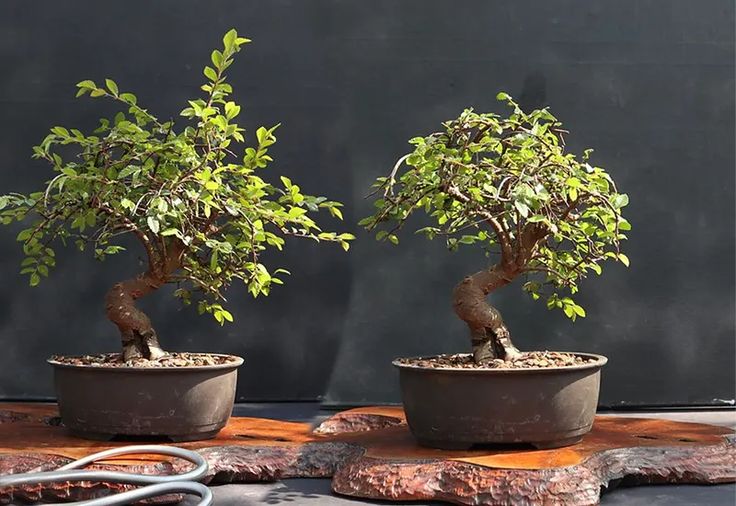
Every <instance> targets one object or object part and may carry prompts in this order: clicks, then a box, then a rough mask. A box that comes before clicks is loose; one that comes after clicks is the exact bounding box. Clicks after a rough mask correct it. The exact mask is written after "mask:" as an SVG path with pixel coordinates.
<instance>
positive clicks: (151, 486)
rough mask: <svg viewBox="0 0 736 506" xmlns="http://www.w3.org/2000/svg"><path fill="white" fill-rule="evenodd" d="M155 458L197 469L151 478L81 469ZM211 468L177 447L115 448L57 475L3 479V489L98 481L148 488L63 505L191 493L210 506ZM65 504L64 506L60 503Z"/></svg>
mask: <svg viewBox="0 0 736 506" xmlns="http://www.w3.org/2000/svg"><path fill="white" fill-rule="evenodd" d="M141 453H146V454H155V455H166V456H170V457H178V458H180V459H184V460H187V461H189V462H191V463H192V464H194V465H195V468H194V469H192V470H191V471H187V472H186V473H183V474H173V475H163V476H156V475H150V474H134V473H125V472H118V471H85V470H83V469H80V468H82V467H84V466H87V465H89V464H92V463H93V462H96V461H98V460H103V459H106V458H109V457H117V456H119V455H130V454H141ZM208 469H209V467H208V465H207V461H206V460H204V458H202V456H201V455H200V454H198V453H197V452H193V451H190V450H185V449H183V448H177V447H174V446H160V445H136V446H126V447H122V448H113V449H112V450H105V451H102V452H99V453H94V454H92V455H89V456H87V457H84V458H81V459H79V460H75V461H74V462H71V463H69V464H67V465H65V466H62V467H60V468H59V469H57V470H56V471H47V472H42V473H24V474H6V475H3V476H0V487H8V486H17V485H35V484H38V483H58V482H66V481H96V482H111V483H125V484H130V485H145V486H143V487H141V488H138V489H135V490H129V491H127V492H122V493H120V494H115V495H111V496H108V497H101V498H99V499H91V500H89V501H78V502H72V503H63V504H67V505H80V506H81V505H84V506H122V505H125V504H131V503H134V502H137V501H140V500H142V499H150V498H153V497H158V496H161V495H167V494H175V493H187V494H195V495H198V496H199V497H200V499H201V501H200V502H199V503H198V504H197V506H210V505H211V504H212V492H211V491H210V489H209V488H207V487H206V486H205V485H203V484H201V483H198V482H199V480H201V479H202V478H204V476H205V475H206V474H207V471H208ZM59 504H61V503H59Z"/></svg>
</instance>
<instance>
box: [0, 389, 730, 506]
mask: <svg viewBox="0 0 736 506" xmlns="http://www.w3.org/2000/svg"><path fill="white" fill-rule="evenodd" d="M136 443H139V442H136ZM125 444H130V443H106V442H102V443H101V442H98V441H87V440H83V439H79V438H76V437H73V436H71V435H69V434H68V433H67V432H66V430H65V429H64V427H63V426H60V425H59V420H58V418H57V414H56V406H55V405H52V404H8V403H0V474H8V473H20V472H28V471H42V470H43V471H45V470H52V469H55V468H57V467H59V466H61V465H63V464H65V463H67V462H69V461H71V460H73V459H76V458H79V457H82V456H86V455H89V454H90V453H93V452H97V451H101V450H104V449H107V448H111V447H114V446H120V445H125ZM178 446H182V447H185V448H190V449H196V450H198V451H200V453H201V454H202V455H203V456H204V457H205V458H206V459H207V461H208V463H209V465H210V471H209V474H208V476H207V481H208V482H209V483H212V484H217V483H250V482H259V481H273V480H278V479H280V478H296V477H302V478H329V477H332V487H333V490H334V491H335V492H337V493H339V494H345V495H349V496H357V497H365V498H373V499H384V500H400V501H411V500H422V501H427V500H439V501H446V502H450V503H455V504H494V505H517V504H549V505H558V504H559V505H573V506H574V505H591V504H597V503H598V502H599V496H600V492H601V488H602V487H603V488H605V487H607V486H609V485H610V484H616V483H618V482H621V481H623V482H624V483H625V484H628V485H635V484H646V483H725V482H734V481H736V438H734V435H733V434H732V431H731V430H730V429H728V428H726V427H719V426H713V425H704V424H692V423H683V422H674V421H668V420H661V419H659V420H650V419H639V418H620V417H607V416H598V417H597V418H596V421H595V424H594V427H593V430H592V431H591V433H590V434H588V435H587V436H586V437H585V438H584V439H583V441H582V442H581V443H579V444H577V445H574V446H569V447H566V448H558V449H550V450H535V449H528V448H518V447H517V448H508V447H503V448H499V447H493V448H491V447H485V448H478V449H473V450H471V451H445V450H434V449H429V448H422V447H420V446H418V445H417V444H416V443H415V442H414V440H413V438H412V437H411V434H410V433H409V430H408V428H407V426H406V421H405V418H404V414H403V412H402V410H401V409H400V408H398V407H369V408H359V409H354V410H348V411H344V412H341V413H338V414H336V415H334V416H333V417H331V418H329V419H328V420H326V421H325V422H323V423H322V424H321V425H320V426H319V427H317V428H316V429H313V427H311V426H310V425H309V424H306V423H295V422H285V421H279V420H268V419H262V418H240V417H239V418H233V419H231V420H230V423H229V424H228V426H227V427H226V428H225V429H223V431H222V432H221V433H220V434H219V435H218V436H217V438H215V439H212V440H208V441H199V442H192V443H179V444H178ZM188 465H189V464H186V463H183V462H179V461H177V460H176V459H173V460H171V461H164V460H161V459H160V458H157V457H156V456H151V455H149V456H146V455H142V456H140V457H135V458H133V459H131V458H130V457H126V458H125V460H112V461H108V462H104V463H101V465H100V466H99V467H103V468H107V469H110V468H115V469H121V468H122V469H124V470H129V471H132V472H144V473H156V474H159V473H160V474H170V473H174V472H181V470H182V469H183V468H184V467H185V466H188ZM124 489H126V487H125V486H123V485H116V484H106V483H86V482H85V483H64V484H48V485H44V486H36V487H19V488H6V489H0V503H3V504H7V503H9V502H11V501H13V500H24V501H60V500H83V499H86V498H90V497H92V496H96V497H97V496H100V495H104V494H105V493H108V492H110V493H112V492H116V491H120V490H124Z"/></svg>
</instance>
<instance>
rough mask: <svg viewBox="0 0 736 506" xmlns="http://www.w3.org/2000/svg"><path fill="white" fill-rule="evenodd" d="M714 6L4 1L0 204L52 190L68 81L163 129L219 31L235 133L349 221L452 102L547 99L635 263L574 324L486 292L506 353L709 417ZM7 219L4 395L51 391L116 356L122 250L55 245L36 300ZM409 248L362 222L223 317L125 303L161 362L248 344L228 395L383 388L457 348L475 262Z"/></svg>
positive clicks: (721, 239)
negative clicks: (507, 341)
mask: <svg viewBox="0 0 736 506" xmlns="http://www.w3.org/2000/svg"><path fill="white" fill-rule="evenodd" d="M733 19H734V5H733V2H732V1H730V0H722V1H720V0H719V1H716V0H711V1H702V2H691V1H686V0H681V1H669V0H660V1H642V0H626V1H619V2H606V1H603V0H595V1H582V0H575V1H572V0H571V1H553V2H541V1H527V2H523V1H522V2H500V1H499V2H489V1H449V0H448V1H436V0H435V1H426V0H415V1H393V0H383V1H376V0H372V1H364V0H362V1H361V0H351V1H337V0H334V1H326V0H324V1H317V0H301V1H297V0H293V1H269V2H263V1H261V2H251V1H237V2H236V1H228V2H225V1H217V2H204V1H201V2H195V1H192V0H188V1H176V2H175V1H166V2H163V1H158V2H143V1H128V2H119V3H104V4H101V3H99V2H90V1H77V2H74V3H66V4H63V5H62V4H57V3H51V2H45V3H42V2H27V1H20V0H12V1H6V2H3V3H2V4H0V69H2V78H0V132H1V133H2V135H0V155H2V156H1V157H0V192H2V191H9V190H21V191H25V190H30V189H32V188H35V187H36V186H37V185H38V184H39V183H40V182H41V181H43V180H44V179H45V178H46V177H47V176H48V171H47V169H46V168H45V167H44V166H43V165H42V164H39V163H36V162H31V161H30V160H29V153H30V146H31V145H32V144H34V143H35V142H37V141H38V140H39V139H41V138H42V137H43V135H44V133H45V131H46V129H47V128H48V127H50V126H52V125H55V124H62V125H66V126H70V125H71V126H74V125H79V126H90V125H92V124H93V123H94V121H95V120H96V119H97V117H99V115H100V114H101V113H104V112H107V111H108V110H107V109H104V108H102V109H101V106H100V103H99V102H95V101H92V102H91V101H89V100H83V101H78V100H74V99H73V98H72V97H73V94H74V89H73V86H74V83H75V82H77V81H79V80H81V79H83V78H93V79H100V78H102V77H107V76H109V77H112V78H114V79H116V80H117V81H118V83H119V84H120V85H121V87H124V88H126V89H130V90H131V91H134V92H136V93H137V94H138V95H139V99H140V101H141V102H143V103H145V104H147V105H148V106H149V107H150V108H151V109H153V110H154V111H156V112H158V114H159V115H161V116H168V115H175V114H176V113H177V112H178V111H179V110H180V109H181V107H182V104H183V102H184V100H185V99H186V98H189V97H190V96H192V95H193V94H196V92H197V86H198V84H199V83H200V81H201V79H200V69H201V67H202V66H203V65H204V64H205V63H206V61H207V59H208V55H209V52H210V50H211V49H212V47H213V46H214V45H215V44H217V43H218V41H219V37H220V35H221V34H222V32H223V31H224V30H225V29H227V28H229V27H231V26H236V27H237V28H238V29H239V30H240V32H241V33H243V34H247V35H248V36H249V37H250V38H252V39H253V40H254V43H253V44H252V45H250V46H248V47H247V48H246V51H245V52H244V53H241V55H239V57H238V61H237V62H236V64H235V66H234V67H233V70H232V72H231V77H232V79H233V82H234V83H235V90H236V95H237V97H238V99H239V100H241V101H242V102H243V103H244V105H245V108H244V117H245V118H247V120H246V123H247V126H249V127H255V126H258V125H260V124H271V123H275V122H278V121H280V122H282V123H283V124H284V126H283V127H282V130H281V132H280V133H281V135H280V141H279V143H278V144H277V147H276V150H275V155H276V160H277V163H276V164H275V165H274V167H275V168H276V170H277V171H279V172H283V173H285V174H287V175H289V176H290V177H293V178H294V179H295V180H298V181H299V182H300V183H301V184H302V186H303V187H305V189H307V190H309V191H312V192H319V193H322V194H326V195H329V196H331V197H334V198H336V199H338V200H342V201H343V202H345V203H346V204H347V212H346V214H345V216H346V219H347V224H346V227H347V228H349V229H354V228H355V227H354V225H353V224H354V223H355V222H356V221H357V220H358V219H359V218H360V217H361V216H362V215H363V214H365V213H366V212H367V211H368V210H369V203H367V202H366V201H364V200H363V198H362V197H363V195H365V194H366V193H367V188H368V186H369V184H370V181H371V180H372V179H373V178H375V177H376V176H378V175H381V174H384V173H385V172H387V171H388V170H389V169H390V167H391V166H392V164H393V162H394V160H395V159H396V158H397V157H398V156H400V155H401V154H403V153H404V152H405V150H406V149H407V145H406V140H407V139H408V138H410V137H412V136H415V135H419V134H423V133H427V132H429V131H431V130H432V129H434V128H435V127H436V126H437V125H438V123H439V122H440V121H442V120H444V119H448V118H450V117H453V116H456V115H457V114H458V113H459V111H460V110H461V109H462V108H464V107H466V106H473V107H475V108H476V109H478V110H490V109H496V108H497V105H496V102H495V99H494V97H495V95H496V92H497V91H498V90H501V89H503V90H506V91H508V92H510V93H511V94H512V95H515V96H517V97H521V100H522V102H523V103H524V104H525V105H528V106H535V107H536V106H540V105H550V106H551V107H552V108H553V110H554V112H555V113H556V114H557V116H558V117H560V118H561V119H562V120H563V121H564V122H565V124H566V125H567V127H568V128H569V129H570V130H571V131H572V135H571V136H570V138H569V140H570V144H571V147H572V148H573V149H576V150H578V149H582V148H583V147H588V146H592V147H595V148H596V154H595V161H596V163H598V164H600V165H602V166H605V167H607V168H608V170H609V171H610V172H611V174H613V176H614V177H615V178H616V180H617V182H619V185H620V187H621V188H622V189H624V190H625V191H627V192H628V193H629V194H630V196H631V205H630V207H629V208H628V214H629V217H630V220H631V222H632V223H633V226H634V230H633V231H632V232H631V234H630V241H629V244H628V245H627V248H626V251H627V253H628V254H629V257H630V258H631V260H632V266H631V268H630V269H628V270H627V269H624V268H623V267H621V266H619V265H610V266H608V268H607V269H606V270H605V272H604V275H603V276H602V277H601V278H596V279H591V280H590V281H589V282H586V283H585V284H584V285H583V287H582V290H581V292H582V293H581V297H580V300H581V302H582V303H583V305H584V306H585V307H586V308H587V311H588V318H586V319H584V320H582V321H579V322H578V323H576V324H574V325H573V324H571V323H569V322H568V321H567V320H566V319H565V318H564V316H562V315H561V314H556V313H550V312H547V310H546V309H545V308H544V306H543V305H542V304H539V303H533V302H532V301H530V300H528V299H527V297H526V296H525V295H524V294H522V292H521V291H520V290H519V289H518V287H509V288H506V289H505V290H503V291H502V292H500V293H498V294H497V295H495V297H494V301H495V302H496V303H497V305H498V306H499V307H500V308H501V309H502V310H503V311H504V314H505V316H506V319H507V320H508V322H509V324H510V325H511V328H512V330H513V331H514V332H515V336H516V339H517V342H518V344H519V346H520V347H523V348H525V349H569V350H587V351H592V352H598V353H603V354H606V355H608V356H609V358H610V364H609V365H608V366H607V368H606V374H605V379H604V384H603V396H602V403H603V404H605V405H621V404H629V405H641V404H663V405H664V404H722V403H724V402H726V403H727V402H733V398H734V383H733V382H734V353H735V350H734V302H735V301H734V275H735V272H734V241H735V238H734V228H735V227H734V225H735V224H734V183H735V181H734V26H733ZM15 233H17V229H15V230H11V229H0V244H2V245H4V246H1V247H0V275H2V280H3V282H4V286H3V290H2V291H0V338H1V339H2V340H3V345H4V353H3V354H2V355H0V396H4V397H44V396H48V395H51V388H50V375H49V373H48V371H47V370H46V368H45V367H44V366H43V364H42V363H41V361H42V359H43V358H44V357H45V356H47V355H49V354H51V353H83V352H95V351H104V350H109V349H113V348H114V347H115V346H116V336H115V332H114V327H112V325H110V324H109V323H107V322H106V321H105V320H104V316H103V311H102V303H101V296H102V294H103V293H104V291H105V290H106V288H107V287H108V286H109V285H110V284H111V283H112V282H113V281H114V280H116V279H118V278H120V277H124V276H127V275H129V274H131V273H133V272H135V269H136V268H137V266H136V261H135V260H136V259H129V260H127V261H126V259H122V258H121V259H117V260H115V261H114V262H107V263H106V264H103V265H98V264H97V263H95V262H94V261H93V260H92V259H90V258H87V257H85V256H81V255H77V254H74V253H72V252H70V253H69V254H64V255H63V256H62V257H61V259H60V262H59V268H58V269H57V272H55V273H54V275H53V276H52V278H51V279H49V280H48V281H47V282H46V283H45V284H44V286H43V287H42V288H40V289H30V288H28V287H27V286H26V284H25V280H23V279H22V278H21V277H20V276H19V275H18V274H17V271H18V268H17V266H18V263H19V261H20V259H21V256H20V252H19V251H18V248H17V246H16V244H14V243H13V238H14V235H15ZM484 261H485V260H484V259H483V258H482V257H480V256H476V255H473V254H454V255H451V254H449V253H448V252H446V251H445V250H444V249H443V248H442V246H441V244H439V243H428V242H425V241H423V240H420V239H418V238H414V237H411V236H410V235H407V236H406V237H405V238H404V241H403V243H402V247H401V248H392V247H390V246H387V245H383V244H376V243H374V242H373V241H372V240H371V238H370V237H368V236H367V235H365V234H359V241H358V242H357V243H356V244H355V245H354V247H353V249H352V250H351V252H350V254H349V255H345V254H342V252H341V251H337V250H336V249H335V248H329V247H324V248H322V247H320V248H318V247H316V246H315V245H312V244H291V245H290V247H289V248H287V251H286V253H285V254H284V255H283V256H281V257H280V258H274V262H277V263H278V264H279V265H283V266H285V267H287V268H289V269H291V270H292V271H293V273H294V275H293V276H292V277H291V279H289V281H288V284H287V285H286V286H285V287H283V288H281V289H278V290H276V291H274V293H273V296H272V297H270V298H268V299H262V300H258V301H255V302H254V301H252V300H249V298H248V296H247V295H246V294H245V293H244V292H242V291H233V292H234V293H231V294H230V298H231V300H233V301H235V302H234V306H235V311H234V313H235V316H236V324H235V325H231V326H229V327H225V328H223V329H220V328H219V327H218V326H216V325H215V324H214V322H211V321H209V320H208V319H206V318H200V317H197V316H196V314H194V313H195V312H194V311H189V310H186V309H185V310H179V308H178V307H177V305H176V303H175V301H173V299H170V298H167V297H166V296H158V297H155V298H153V299H151V300H148V301H146V302H145V306H146V307H147V308H148V309H149V310H150V311H151V313H152V316H153V319H154V321H155V323H156V324H157V326H158V328H159V332H160V334H161V335H162V337H163V339H164V340H165V342H167V343H168V344H169V347H170V348H173V349H188V350H210V351H224V352H232V353H239V354H242V355H244V356H245V358H246V365H245V366H244V368H243V369H242V376H241V383H240V389H239V396H240V398H241V399H251V400H255V399H308V398H316V397H318V396H321V395H322V394H323V393H326V396H327V400H328V401H329V402H333V403H362V402H378V401H393V400H397V391H396V387H397V385H396V378H395V375H394V372H393V371H392V369H391V367H390V365H388V364H389V362H390V359H391V358H393V357H394V356H397V355H411V354H431V353H436V352H449V351H459V350H464V349H465V348H467V345H468V343H467V336H466V331H465V329H464V328H463V326H462V325H461V323H460V322H458V321H456V320H455V318H454V315H453V314H452V311H451V309H450V306H449V292H450V290H451V288H452V286H453V284H454V283H455V282H456V281H457V280H458V279H460V278H461V277H462V276H463V275H464V274H465V273H467V272H469V271H472V270H475V269H477V268H479V267H481V266H482V265H483V264H484Z"/></svg>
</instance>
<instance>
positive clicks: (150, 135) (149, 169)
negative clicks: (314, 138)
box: [0, 30, 353, 361]
mask: <svg viewBox="0 0 736 506" xmlns="http://www.w3.org/2000/svg"><path fill="white" fill-rule="evenodd" d="M249 42H250V40H248V39H246V38H243V37H240V36H238V34H237V32H236V31H235V30H230V31H229V32H227V33H226V34H225V36H224V38H223V44H224V47H223V48H222V49H221V50H215V51H213V52H212V55H211V60H212V64H211V66H207V67H205V68H204V76H205V77H206V79H207V81H206V83H205V84H204V85H203V86H202V87H201V88H202V90H203V92H204V96H203V98H197V99H194V100H190V101H189V103H188V105H187V107H186V108H185V109H184V110H183V111H181V116H183V118H184V120H183V124H181V125H180V124H178V123H176V124H175V122H174V121H173V120H169V121H162V120H159V119H158V118H157V117H156V116H154V115H153V114H151V113H150V112H149V111H148V110H147V109H145V108H143V107H142V106H141V105H139V104H138V101H137V99H136V97H135V95H133V94H132V93H128V92H123V91H121V90H120V89H119V88H118V85H117V84H116V83H115V82H114V81H112V80H110V79H106V80H105V84H104V86H100V85H98V84H97V83H95V82H93V81H89V80H86V81H82V82H80V83H79V84H77V87H78V92H77V96H82V95H89V96H91V97H93V98H97V97H101V98H107V99H111V100H114V101H116V102H117V103H119V104H120V105H122V106H123V110H122V111H120V112H118V113H117V114H116V115H115V116H114V118H111V119H102V120H101V121H100V125H99V128H97V129H96V130H95V131H94V132H93V133H91V134H86V133H83V132H82V131H80V130H77V129H74V128H70V129H67V128H64V127H61V126H56V127H54V128H52V129H51V132H50V133H49V135H47V136H46V138H44V139H43V141H42V142H41V144H40V145H38V146H36V147H34V148H33V156H34V158H40V159H43V160H46V161H47V162H49V163H50V164H51V166H52V168H53V170H54V172H55V173H56V175H55V176H54V177H53V178H52V179H51V180H50V181H48V182H47V184H46V185H45V187H44V188H43V189H42V190H41V191H39V192H36V193H31V194H29V195H21V194H18V193H11V194H8V195H4V196H0V221H1V222H2V223H4V224H8V223H11V222H12V221H14V220H17V221H21V220H26V219H28V220H32V222H31V224H30V226H29V227H28V228H26V229H24V230H22V231H21V232H20V234H18V241H20V242H21V243H22V245H23V251H24V253H25V259H24V260H23V263H22V270H21V272H22V273H23V274H27V275H29V277H30V284H31V286H35V285H38V284H39V282H40V281H41V279H42V278H43V277H45V276H47V275H48V274H49V269H50V268H51V267H54V265H55V263H56V261H55V255H54V249H53V248H54V245H55V244H56V243H58V242H60V243H62V244H67V243H69V242H74V243H75V244H76V246H77V247H78V248H79V249H80V250H85V249H87V248H89V249H91V250H92V251H93V252H94V255H95V256H96V257H97V258H98V259H100V260H103V259H104V258H105V257H107V256H108V255H114V254H117V253H119V252H121V251H123V249H124V248H123V247H122V246H121V245H119V244H118V243H117V240H118V239H119V238H120V236H122V235H126V234H132V235H133V236H135V237H136V238H137V239H138V241H139V242H140V244H141V245H142V246H143V250H144V251H145V253H146V258H147V268H146V270H145V271H144V272H143V273H141V274H139V275H138V276H136V277H134V278H132V279H129V280H126V281H122V282H120V283H117V284H115V285H114V286H113V287H112V289H111V290H110V291H109V293H108V294H107V297H106V307H107V316H108V318H109V319H110V320H111V321H112V322H113V323H115V325H117V327H118V329H119V330H120V334H121V338H122V344H123V357H124V359H125V360H126V361H128V360H132V359H136V358H141V357H142V358H148V359H156V358H159V357H161V356H163V355H165V352H164V351H163V350H162V349H161V347H160V345H159V342H158V338H157V335H156V332H155V331H154V329H153V327H152V325H151V322H150V320H149V318H148V317H147V316H146V315H145V314H144V313H143V312H142V311H141V310H140V309H138V308H136V307H135V300H136V299H139V298H140V297H143V296H144V295H146V294H148V293H150V292H152V291H155V290H156V289H158V288H160V287H161V286H163V285H164V284H167V283H175V284H176V285H177V286H178V288H177V289H176V291H175V292H174V293H175V295H176V296H177V297H178V298H180V299H181V300H182V301H183V302H184V303H185V304H191V303H196V304H197V306H198V308H199V312H200V313H210V314H212V315H213V316H214V318H215V319H216V320H217V321H218V322H219V323H220V324H223V323H224V322H226V321H232V320H233V317H232V315H231V313H230V312H228V311H227V310H226V309H225V307H224V306H223V305H222V304H223V303H224V301H225V297H224V292H225V290H226V289H227V288H228V287H229V286H230V285H231V284H232V283H233V281H236V280H239V281H241V282H243V283H245V285H247V289H248V291H249V292H250V293H251V294H252V295H253V297H256V296H258V295H268V293H269V290H270V289H271V287H272V286H273V285H275V284H282V282H283V281H282V279H281V275H283V274H288V272H287V271H285V270H283V269H275V270H269V269H268V268H267V267H266V265H264V263H263V262H262V261H261V255H262V253H263V252H264V251H266V250H267V249H268V248H276V249H279V250H280V249H281V248H282V247H283V246H284V243H285V239H286V238H287V237H303V238H308V239H313V240H315V241H330V242H337V243H339V244H341V245H342V247H343V248H344V249H345V250H347V249H348V247H349V243H348V241H350V240H351V239H353V236H352V235H350V234H346V233H343V234H338V233H335V232H325V231H323V230H322V229H321V228H320V227H319V226H318V225H317V223H316V221H315V220H314V218H313V215H314V214H315V213H316V212H317V211H319V210H326V211H328V212H329V213H330V214H331V215H332V216H334V217H337V218H340V219H341V218H342V214H341V211H340V207H341V206H342V204H340V203H339V202H335V201H331V200H328V199H326V198H325V197H317V196H311V195H307V194H305V193H303V192H302V190H301V188H300V187H299V186H298V185H296V184H294V183H293V182H292V181H291V180H290V179H289V178H287V177H283V176H282V177H281V178H280V183H279V184H272V183H269V182H267V181H265V180H264V179H262V178H261V176H260V175H259V174H260V172H261V171H262V169H264V168H266V167H267V166H268V164H269V163H270V162H272V161H273V159H272V158H271V156H270V154H269V148H270V147H271V146H272V145H273V144H274V143H275V142H276V137H275V131H276V129H277V127H278V125H276V126H273V127H270V128H266V127H261V128H258V129H257V130H256V132H255V138H256V144H255V145H253V146H251V147H246V148H245V149H244V150H243V148H242V147H241V143H243V142H244V140H245V132H244V129H243V128H242V127H240V126H239V125H238V124H237V123H236V122H235V120H236V118H237V116H238V114H239V113H240V106H239V105H238V104H236V103H235V102H234V101H233V100H231V99H230V96H231V94H232V91H233V89H232V86H231V85H230V84H229V83H228V82H227V79H226V71H227V69H228V68H229V67H230V66H231V65H232V63H233V57H234V55H235V54H236V53H237V52H238V51H240V49H241V48H242V46H243V45H245V44H247V43H249Z"/></svg>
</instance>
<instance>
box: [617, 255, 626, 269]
mask: <svg viewBox="0 0 736 506" xmlns="http://www.w3.org/2000/svg"><path fill="white" fill-rule="evenodd" d="M618 259H619V261H620V262H621V263H622V264H624V265H625V266H626V267H628V266H629V257H627V256H626V255H624V254H623V253H619V254H618Z"/></svg>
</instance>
